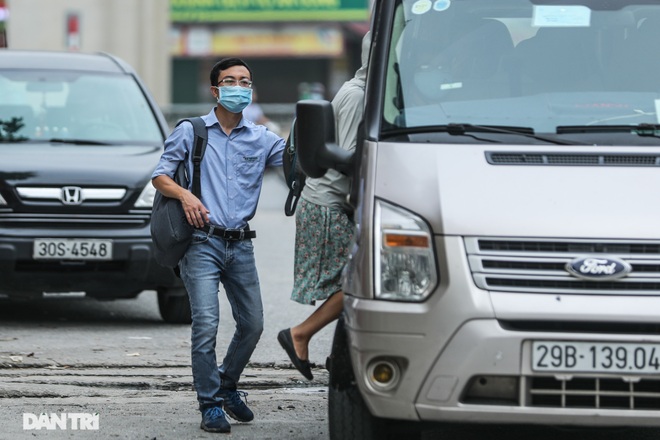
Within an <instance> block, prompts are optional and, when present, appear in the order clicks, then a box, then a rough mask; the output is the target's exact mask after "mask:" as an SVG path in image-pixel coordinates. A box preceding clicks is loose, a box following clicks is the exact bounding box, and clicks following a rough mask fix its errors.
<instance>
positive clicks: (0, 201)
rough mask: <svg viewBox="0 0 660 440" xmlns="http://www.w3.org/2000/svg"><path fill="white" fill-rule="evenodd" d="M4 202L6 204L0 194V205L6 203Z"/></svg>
mask: <svg viewBox="0 0 660 440" xmlns="http://www.w3.org/2000/svg"><path fill="white" fill-rule="evenodd" d="M6 204H7V201H6V200H5V199H4V197H2V194H0V206H2V205H6Z"/></svg>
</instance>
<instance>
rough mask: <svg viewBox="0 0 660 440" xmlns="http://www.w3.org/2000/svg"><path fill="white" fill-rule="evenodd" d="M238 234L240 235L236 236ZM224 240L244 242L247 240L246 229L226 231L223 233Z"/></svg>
mask: <svg viewBox="0 0 660 440" xmlns="http://www.w3.org/2000/svg"><path fill="white" fill-rule="evenodd" d="M236 233H238V235H237V234H236ZM222 238H224V239H225V240H237V241H238V240H243V239H244V238H245V230H244V229H225V230H224V231H222Z"/></svg>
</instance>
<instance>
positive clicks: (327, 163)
mask: <svg viewBox="0 0 660 440" xmlns="http://www.w3.org/2000/svg"><path fill="white" fill-rule="evenodd" d="M295 130H296V133H295V136H296V144H297V149H298V157H299V159H300V166H301V167H302V169H303V171H305V174H307V175H308V176H309V177H312V178H318V177H321V176H323V175H324V174H325V172H326V171H327V170H328V169H329V168H332V169H334V170H337V171H339V172H341V173H344V174H346V175H350V174H351V173H352V172H353V161H354V160H355V159H354V158H355V151H346V150H344V149H342V148H341V147H339V146H338V145H337V144H336V140H335V116H334V113H333V111H332V105H331V104H330V102H328V101H322V100H312V99H305V100H302V101H298V103H297V104H296V124H295Z"/></svg>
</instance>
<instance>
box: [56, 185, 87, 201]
mask: <svg viewBox="0 0 660 440" xmlns="http://www.w3.org/2000/svg"><path fill="white" fill-rule="evenodd" d="M60 200H62V203H64V204H65V205H80V204H81V203H82V201H83V198H82V188H80V187H79V186H65V187H64V188H62V197H61V198H60Z"/></svg>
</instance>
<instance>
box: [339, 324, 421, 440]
mask: <svg viewBox="0 0 660 440" xmlns="http://www.w3.org/2000/svg"><path fill="white" fill-rule="evenodd" d="M327 367H328V370H329V372H330V380H329V387H328V388H329V391H328V423H329V426H328V428H329V429H328V430H329V433H330V440H385V439H389V438H405V439H406V440H414V439H419V438H420V435H421V431H420V430H419V429H418V426H417V424H416V423H407V422H403V421H390V420H387V419H382V418H379V417H374V416H373V415H372V414H371V412H370V411H369V408H367V405H366V403H365V402H364V399H363V398H362V395H361V394H360V389H359V388H358V386H357V384H356V383H355V375H354V373H353V368H352V365H351V359H350V352H349V348H348V338H347V336H346V331H345V329H344V320H343V318H341V317H340V318H339V321H338V322H337V326H336V328H335V336H334V340H333V341H332V352H331V355H330V357H329V358H328V363H327ZM403 426H405V427H406V429H405V432H401V430H400V429H394V428H401V427H403ZM394 431H397V432H394ZM402 434H403V437H401V435H402Z"/></svg>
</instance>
